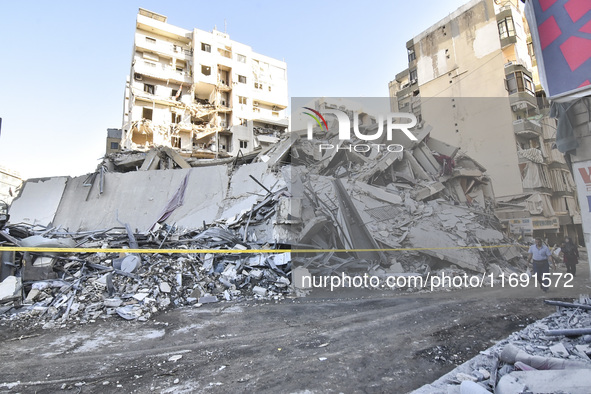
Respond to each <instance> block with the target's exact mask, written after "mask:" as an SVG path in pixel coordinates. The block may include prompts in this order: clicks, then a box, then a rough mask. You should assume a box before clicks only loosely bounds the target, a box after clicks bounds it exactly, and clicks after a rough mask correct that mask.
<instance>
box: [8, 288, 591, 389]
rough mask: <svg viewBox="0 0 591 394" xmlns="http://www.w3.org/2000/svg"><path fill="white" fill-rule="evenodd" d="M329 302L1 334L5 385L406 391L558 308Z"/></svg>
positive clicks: (225, 305)
mask: <svg viewBox="0 0 591 394" xmlns="http://www.w3.org/2000/svg"><path fill="white" fill-rule="evenodd" d="M577 280H578V281H580V282H582V283H586V284H587V285H588V282H586V281H585V279H583V278H581V279H577ZM324 296H326V294H325V295H324ZM324 296H323V297H320V296H319V297H308V298H305V299H285V300H283V301H257V302H254V301H242V302H237V301H231V302H226V301H222V302H220V303H216V304H207V305H203V306H201V307H196V306H189V307H183V308H179V309H174V310H171V311H169V312H166V313H163V314H158V315H156V316H154V318H153V319H151V320H150V321H147V322H137V321H125V320H122V319H106V320H100V321H98V322H97V323H96V324H91V325H81V326H77V327H71V328H68V329H66V330H59V329H51V330H40V329H32V330H31V329H28V330H27V329H24V330H7V329H6V327H5V326H4V327H3V329H2V331H1V332H2V342H3V352H2V365H3V372H2V381H0V387H1V390H2V391H3V392H23V393H24V392H37V393H49V392H81V393H91V392H95V393H99V392H106V391H108V392H137V393H144V392H152V391H153V392H163V393H166V392H169V393H173V392H174V393H183V392H185V393H189V392H213V393H226V392H273V391H276V388H277V387H281V390H280V391H281V392H292V393H298V392H314V393H329V392H347V393H351V392H370V393H383V392H400V393H403V392H409V391H411V390H413V389H417V388H419V387H420V386H422V385H424V384H428V383H430V382H432V381H434V380H436V379H438V378H439V377H440V376H442V375H443V374H445V373H446V372H448V371H450V370H451V369H453V368H454V367H455V366H457V365H459V364H461V363H462V362H464V361H466V360H468V359H470V358H471V357H473V356H475V355H477V354H478V353H479V352H480V351H483V350H485V349H486V348H488V347H490V346H492V345H493V344H495V343H496V342H497V341H501V340H503V339H504V338H506V337H507V336H508V335H510V334H511V333H512V332H514V331H518V330H521V329H523V328H524V327H525V326H527V325H528V324H530V323H532V322H533V321H535V320H537V319H540V318H543V317H545V316H547V315H548V314H551V313H552V312H553V311H554V310H555V307H552V306H548V305H546V304H544V302H543V300H544V299H545V298H547V297H542V293H541V292H540V291H539V289H534V288H529V289H515V290H514V291H512V292H508V291H507V289H487V290H478V291H468V292H464V291H463V292H444V293H439V294H437V295H433V294H419V295H416V294H414V295H407V296H401V297H393V296H392V294H391V293H377V292H374V293H373V295H371V296H369V297H368V296H367V294H366V295H365V296H364V297H355V295H354V294H351V293H349V292H344V293H342V294H332V295H330V297H331V298H326V297H324ZM525 297H527V298H525ZM577 316H579V319H580V320H582V318H581V317H580V313H579V314H578V315H577ZM571 323H572V321H571ZM519 340H521V338H519ZM536 345H537V343H535V344H534V346H536ZM567 346H569V345H567ZM569 348H570V346H569ZM33 355H35V356H33ZM469 372H472V370H470V371H469ZM454 377H455V376H454ZM446 390H447V389H446ZM439 392H440V391H439ZM443 392H447V391H443Z"/></svg>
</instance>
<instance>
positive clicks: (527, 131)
mask: <svg viewBox="0 0 591 394" xmlns="http://www.w3.org/2000/svg"><path fill="white" fill-rule="evenodd" d="M513 131H514V132H515V134H517V135H518V136H520V137H525V138H528V139H529V138H534V137H538V136H540V135H541V134H542V126H540V125H539V124H537V123H534V122H532V121H531V120H527V119H518V120H515V121H513Z"/></svg>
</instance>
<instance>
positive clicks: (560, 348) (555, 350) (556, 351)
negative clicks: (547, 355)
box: [550, 342, 569, 358]
mask: <svg viewBox="0 0 591 394" xmlns="http://www.w3.org/2000/svg"><path fill="white" fill-rule="evenodd" d="M550 351H551V352H552V355H554V357H562V358H566V357H568V356H569V353H568V350H566V348H565V347H564V345H563V344H562V343H560V342H559V343H557V344H555V345H553V346H550Z"/></svg>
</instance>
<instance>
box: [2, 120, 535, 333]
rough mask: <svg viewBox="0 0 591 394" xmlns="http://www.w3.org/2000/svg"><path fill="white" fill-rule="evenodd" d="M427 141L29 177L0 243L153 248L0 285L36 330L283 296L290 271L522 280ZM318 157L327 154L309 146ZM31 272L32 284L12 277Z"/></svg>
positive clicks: (515, 249)
mask: <svg viewBox="0 0 591 394" xmlns="http://www.w3.org/2000/svg"><path fill="white" fill-rule="evenodd" d="M377 127H378V125H377V124H375V123H373V124H370V125H366V126H362V131H363V132H364V133H366V134H369V135H372V134H374V133H375V129H376V128H377ZM429 131H430V127H428V126H423V127H422V128H420V129H418V130H416V131H415V134H416V137H417V141H412V140H410V139H401V140H400V141H390V142H395V143H397V144H399V146H401V147H403V148H404V149H403V150H402V151H395V152H391V151H389V150H386V149H383V148H382V149H380V144H381V145H384V144H383V143H382V142H384V143H385V142H386V141H380V140H376V141H374V142H375V144H372V146H371V147H370V148H368V150H363V151H359V149H354V148H353V147H354V146H355V143H356V141H355V139H353V140H352V141H343V140H338V135H337V134H334V133H333V134H331V133H326V132H323V133H320V134H319V136H315V138H314V139H308V138H303V136H304V135H305V133H306V132H305V131H302V132H292V133H291V136H290V138H288V139H284V140H282V141H280V142H278V143H277V144H275V145H274V146H273V147H272V148H270V149H265V150H264V151H261V152H259V153H258V154H257V155H256V156H254V155H253V156H252V157H250V158H249V159H248V160H246V159H245V158H242V160H243V161H252V162H249V163H246V164H242V165H240V161H239V160H238V159H232V161H226V162H224V161H204V160H202V161H195V162H191V163H189V161H188V159H186V158H183V157H181V156H180V154H179V153H178V152H177V151H175V150H174V149H171V148H166V147H163V148H158V149H154V150H151V151H149V152H141V153H139V152H124V153H118V154H115V155H111V156H109V157H107V158H106V159H105V161H104V162H103V163H102V164H101V166H99V169H98V170H97V172H95V173H94V174H90V175H88V176H84V177H78V178H69V177H57V178H51V179H41V180H28V181H27V182H26V183H25V185H24V187H23V189H22V190H21V192H20V195H19V197H18V198H17V199H16V200H15V201H14V203H13V204H12V206H11V210H10V213H11V222H10V223H11V224H10V225H9V226H8V227H7V230H6V231H3V232H0V244H1V246H6V245H14V246H29V247H35V246H47V245H48V244H52V242H54V244H56V242H55V241H59V242H57V244H58V245H62V246H61V247H77V248H78V247H80V248H103V249H104V248H106V249H107V250H108V249H111V248H122V247H128V248H131V249H137V248H141V249H146V248H153V249H156V251H155V253H146V252H144V254H142V255H139V254H137V253H140V252H134V253H135V254H134V253H132V254H127V255H120V254H119V252H117V253H115V252H102V251H100V250H99V251H98V252H93V253H88V252H85V251H83V250H80V252H79V253H75V254H70V255H67V256H66V255H63V254H58V255H51V256H50V255H47V254H46V253H37V254H35V253H25V254H24V255H22V254H21V253H20V252H19V253H17V254H16V256H14V254H12V258H10V259H9V260H10V261H11V263H10V264H12V265H14V266H16V267H15V268H17V270H15V271H13V272H12V273H11V275H10V276H12V277H14V278H15V279H14V280H13V281H14V282H15V286H17V287H18V283H16V282H18V281H19V280H20V281H21V282H22V283H21V285H22V289H23V291H24V295H23V297H22V299H23V300H25V303H27V304H29V305H30V306H29V307H28V310H29V312H30V314H31V315H35V316H37V318H38V319H40V321H51V322H56V321H57V322H59V321H63V322H67V321H71V320H76V321H91V320H95V319H96V318H98V317H99V316H103V317H104V316H111V315H114V314H118V315H119V316H122V317H124V318H142V319H144V318H148V317H149V316H150V314H151V313H154V312H156V311H158V310H161V309H164V308H167V307H171V306H180V305H190V304H195V303H203V302H208V301H214V300H235V299H240V298H241V297H250V296H256V297H267V298H280V297H284V296H285V295H286V294H289V293H290V292H293V291H294V290H295V289H294V288H293V286H292V283H291V282H292V281H293V279H292V276H291V275H292V266H293V268H294V269H295V268H299V269H300V270H303V271H304V272H306V273H311V274H322V275H333V274H337V275H338V274H341V273H344V272H347V273H351V274H354V273H360V272H361V273H371V274H372V275H377V276H384V275H391V274H401V273H406V274H412V275H420V276H423V277H425V276H428V275H431V276H433V275H447V276H462V275H464V274H465V273H466V272H468V273H478V274H481V273H482V274H484V273H487V274H488V273H493V274H494V276H498V275H499V274H500V273H503V272H506V273H512V272H524V271H525V269H526V264H525V261H524V260H523V259H522V252H523V251H522V250H521V249H520V247H519V246H517V245H512V246H507V245H504V246H503V247H497V246H498V245H499V244H510V243H511V240H509V239H506V238H505V236H504V235H503V233H502V232H501V230H502V229H501V225H500V222H499V221H498V220H497V218H496V217H495V216H494V214H493V211H492V208H493V206H494V204H495V202H494V195H493V193H492V189H491V186H490V182H489V180H488V178H487V176H486V174H485V172H484V168H482V167H481V166H480V165H479V164H478V163H476V162H475V161H474V160H472V159H470V158H469V157H467V156H466V155H464V154H462V153H461V152H459V149H458V148H455V147H452V146H450V145H447V144H445V143H443V142H441V141H437V140H435V139H433V138H430V137H429ZM317 134H318V133H317ZM316 137H318V138H316ZM403 137H404V136H403ZM328 145H331V146H333V147H336V149H332V150H330V149H324V150H323V149H319V148H320V147H321V146H325V147H326V146H328ZM368 147H369V145H368ZM198 163H200V164H198ZM177 167H178V168H177ZM157 168H160V169H161V170H160V171H155V170H156V169H157ZM41 202H42V203H41ZM132 229H133V230H132ZM30 237H41V239H39V238H34V239H33V241H35V242H25V240H28V241H31V240H30V239H29V238H30ZM66 240H67V241H66ZM63 245H67V246H63ZM163 248H165V249H163ZM166 248H168V250H169V252H163V253H160V252H158V250H160V249H163V250H166ZM203 250H206V251H205V252H204V251H203ZM179 252H181V253H179ZM214 252H215V253H214ZM288 252H291V253H288ZM22 261H24V263H23V264H21V262H22ZM43 266H45V267H43ZM21 267H22V271H23V272H20V269H21ZM35 270H41V271H40V272H44V274H43V275H46V276H43V275H41V276H34V275H33V276H32V277H28V276H27V275H29V274H32V273H34V272H35ZM15 274H16V276H14V275H15ZM6 276H8V275H3V279H4V278H5V277H6ZM487 278H488V276H487ZM35 282H40V283H38V284H35ZM296 285H297V284H296ZM14 289H15V288H12V290H14ZM300 294H301V293H300ZM12 296H13V295H12V294H11V295H10V297H12ZM6 297H7V299H10V297H9V296H8V295H6ZM11 301H12V300H11Z"/></svg>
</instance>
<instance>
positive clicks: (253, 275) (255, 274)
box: [248, 268, 263, 280]
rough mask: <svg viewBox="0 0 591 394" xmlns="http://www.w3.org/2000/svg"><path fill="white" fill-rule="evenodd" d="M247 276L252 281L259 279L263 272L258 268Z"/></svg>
mask: <svg viewBox="0 0 591 394" xmlns="http://www.w3.org/2000/svg"><path fill="white" fill-rule="evenodd" d="M248 275H249V276H250V277H251V278H253V279H257V280H258V279H261V278H262V277H263V271H261V270H260V269H258V268H255V269H252V270H250V272H249V273H248Z"/></svg>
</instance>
